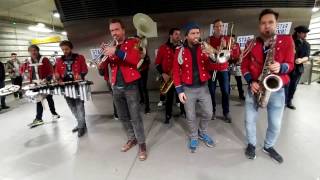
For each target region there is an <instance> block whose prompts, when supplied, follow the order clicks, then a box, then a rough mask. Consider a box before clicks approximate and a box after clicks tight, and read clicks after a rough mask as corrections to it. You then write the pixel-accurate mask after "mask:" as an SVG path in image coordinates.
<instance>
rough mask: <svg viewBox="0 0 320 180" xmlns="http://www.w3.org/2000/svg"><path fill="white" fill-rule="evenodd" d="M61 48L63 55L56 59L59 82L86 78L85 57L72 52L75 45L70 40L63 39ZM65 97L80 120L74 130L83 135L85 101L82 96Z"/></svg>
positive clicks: (85, 127)
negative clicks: (74, 97)
mask: <svg viewBox="0 0 320 180" xmlns="http://www.w3.org/2000/svg"><path fill="white" fill-rule="evenodd" d="M60 48H61V50H62V52H63V56H62V57H61V58H58V59H57V61H56V66H55V77H56V80H57V81H58V82H67V81H76V80H84V77H85V75H86V74H87V73H88V67H87V64H86V60H85V59H84V57H83V56H82V55H80V54H76V53H73V52H72V49H73V45H72V43H71V42H70V41H67V40H65V41H62V42H61V43H60ZM65 99H66V101H67V104H68V106H69V108H70V110H71V112H72V113H73V115H74V117H75V118H76V119H77V121H78V125H77V126H76V127H75V128H73V130H72V132H78V137H82V136H83V135H84V134H85V133H86V132H87V125H86V120H85V109H84V101H83V100H81V99H80V98H78V99H73V98H70V97H65Z"/></svg>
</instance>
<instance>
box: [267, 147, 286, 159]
mask: <svg viewBox="0 0 320 180" xmlns="http://www.w3.org/2000/svg"><path fill="white" fill-rule="evenodd" d="M263 152H265V153H266V154H268V155H269V156H270V157H271V158H272V159H274V160H276V161H277V162H278V163H282V162H283V158H282V157H281V155H280V154H279V153H278V152H277V151H276V150H275V149H273V147H270V148H265V147H264V148H263Z"/></svg>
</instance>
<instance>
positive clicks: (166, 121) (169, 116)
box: [164, 115, 171, 124]
mask: <svg viewBox="0 0 320 180" xmlns="http://www.w3.org/2000/svg"><path fill="white" fill-rule="evenodd" d="M170 119H171V115H166V120H165V121H164V123H165V124H169V123H170Z"/></svg>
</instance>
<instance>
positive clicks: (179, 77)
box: [172, 46, 218, 94]
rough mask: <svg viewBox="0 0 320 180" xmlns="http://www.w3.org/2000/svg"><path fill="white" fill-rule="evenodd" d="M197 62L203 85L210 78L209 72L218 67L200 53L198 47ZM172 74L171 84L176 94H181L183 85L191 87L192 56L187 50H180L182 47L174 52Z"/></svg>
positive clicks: (184, 48) (185, 48)
mask: <svg viewBox="0 0 320 180" xmlns="http://www.w3.org/2000/svg"><path fill="white" fill-rule="evenodd" d="M197 62H198V68H199V69H198V70H199V76H200V77H199V78H200V81H201V83H205V82H206V81H208V80H209V79H210V78H211V74H210V71H213V70H217V68H218V66H217V64H216V63H213V62H212V61H211V59H210V58H209V57H208V56H207V55H206V54H205V53H202V50H201V47H200V46H198V48H197ZM172 72H173V83H174V85H175V87H176V91H177V93H178V94H179V93H181V92H183V85H192V83H193V70H192V54H191V51H190V49H189V48H187V47H183V49H182V47H179V48H178V49H177V50H176V52H175V56H174V61H173V68H172Z"/></svg>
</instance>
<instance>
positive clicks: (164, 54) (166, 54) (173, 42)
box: [155, 28, 185, 124]
mask: <svg viewBox="0 0 320 180" xmlns="http://www.w3.org/2000/svg"><path fill="white" fill-rule="evenodd" d="M180 40H181V37H180V29H178V28H172V29H170V31H169V38H168V40H167V42H166V43H164V44H162V45H161V46H160V47H159V49H158V53H157V57H156V60H155V64H156V69H157V70H158V72H159V73H160V74H161V76H162V79H163V81H164V82H167V81H168V80H169V79H170V78H172V64H173V61H174V54H175V51H176V48H177V46H178V45H179V41H180ZM174 94H175V88H174V86H172V87H171V88H170V89H169V91H168V92H167V93H166V94H163V95H164V96H166V99H167V101H166V104H165V105H166V119H165V121H164V123H165V124H168V123H169V121H170V119H171V117H172V104H173V100H174ZM180 114H181V115H182V114H185V111H184V107H183V104H182V103H180Z"/></svg>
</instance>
